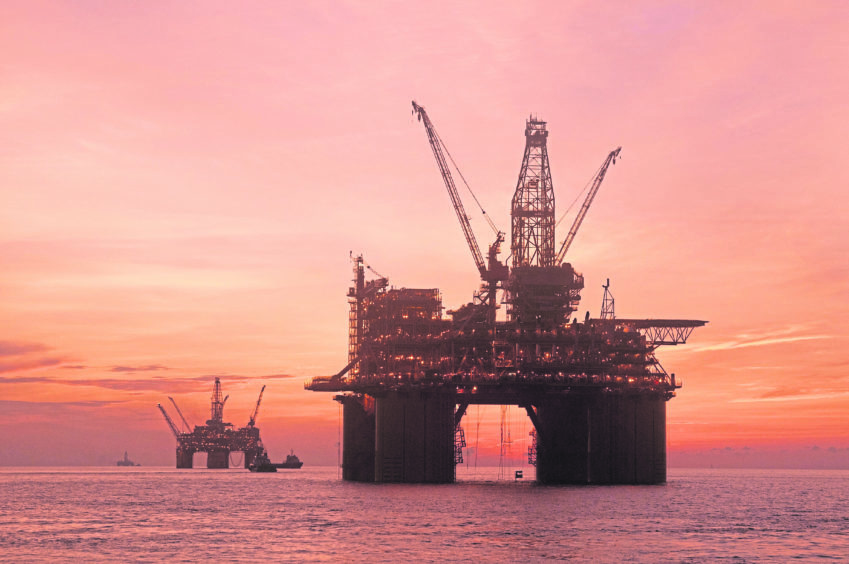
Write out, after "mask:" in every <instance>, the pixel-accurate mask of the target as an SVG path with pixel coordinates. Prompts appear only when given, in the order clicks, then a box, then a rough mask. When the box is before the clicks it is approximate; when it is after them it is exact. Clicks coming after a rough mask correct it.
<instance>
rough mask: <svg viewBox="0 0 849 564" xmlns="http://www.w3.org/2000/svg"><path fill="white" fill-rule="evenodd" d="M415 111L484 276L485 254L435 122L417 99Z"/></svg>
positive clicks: (414, 106) (476, 264) (414, 105)
mask: <svg viewBox="0 0 849 564" xmlns="http://www.w3.org/2000/svg"><path fill="white" fill-rule="evenodd" d="M413 113H415V114H417V116H418V119H419V121H421V122H424V126H425V130H427V139H428V141H430V148H431V149H433V156H434V157H436V164H437V165H438V166H439V172H441V173H442V180H443V181H445V187H446V188H447V189H448V196H450V198H451V203H452V204H454V211H455V212H457V219H459V220H460V227H461V228H462V229H463V235H465V237H466V243H468V245H469V250H470V251H472V258H473V259H474V260H475V266H477V268H478V272H480V273H481V276H483V275H484V274H485V273H486V265H485V264H484V261H483V255H482V254H481V250H480V247H479V246H478V242H477V239H475V234H474V232H473V231H472V225H471V223H469V216H467V215H466V210H465V208H463V202H462V201H461V200H460V194H459V193H458V192H457V187H456V186H455V185H454V179H453V178H452V177H451V171H450V169H449V168H448V162H447V161H446V160H445V155H444V154H443V152H442V141H441V140H440V139H439V135H437V134H436V130H435V129H434V127H433V123H431V121H430V118H429V117H427V112H425V109H424V108H423V107H421V106H419V105H418V104H416V102H415V101H413Z"/></svg>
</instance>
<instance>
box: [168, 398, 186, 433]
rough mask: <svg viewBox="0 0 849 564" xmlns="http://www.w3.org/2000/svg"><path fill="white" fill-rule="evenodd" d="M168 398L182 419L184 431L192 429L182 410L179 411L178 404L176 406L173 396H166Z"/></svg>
mask: <svg viewBox="0 0 849 564" xmlns="http://www.w3.org/2000/svg"><path fill="white" fill-rule="evenodd" d="M168 399H169V400H171V404H172V405H173V406H174V409H176V410H177V415H179V416H180V419H182V420H183V424H184V425H185V426H186V431H187V432H191V430H192V426H191V425H189V422H188V421H186V418H185V417H184V416H183V412H182V411H180V408H179V406H177V402H176V401H174V398H172V397H171V396H168Z"/></svg>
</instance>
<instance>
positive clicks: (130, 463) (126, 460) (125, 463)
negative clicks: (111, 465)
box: [115, 450, 141, 466]
mask: <svg viewBox="0 0 849 564" xmlns="http://www.w3.org/2000/svg"><path fill="white" fill-rule="evenodd" d="M115 465H116V466H141V464H136V463H135V462H133V461H132V460H130V457H129V456H127V451H126V450H125V451H124V460H119V461H118V462H116V463H115Z"/></svg>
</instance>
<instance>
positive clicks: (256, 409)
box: [248, 386, 265, 427]
mask: <svg viewBox="0 0 849 564" xmlns="http://www.w3.org/2000/svg"><path fill="white" fill-rule="evenodd" d="M263 392H265V386H263V387H262V389H261V390H260V391H259V399H257V400H256V407H254V412H253V413H251V418H250V420H248V427H253V426H254V425H255V424H256V418H257V415H259V404H260V403H261V402H262V394H263Z"/></svg>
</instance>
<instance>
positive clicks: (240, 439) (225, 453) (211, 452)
mask: <svg viewBox="0 0 849 564" xmlns="http://www.w3.org/2000/svg"><path fill="white" fill-rule="evenodd" d="M264 392H265V386H263V387H262V389H261V390H260V392H259V399H257V400H256V407H254V410H253V412H252V413H251V416H250V419H249V420H248V424H247V425H246V426H244V427H242V428H240V429H234V428H233V424H232V423H225V422H224V404H225V403H227V399H228V398H229V397H230V396H226V397H223V398H222V393H221V380H220V379H219V378H218V377H216V378H215V384H214V385H213V388H212V401H211V416H210V418H209V420H207V422H206V425H195V428H194V430H192V428H191V425H189V422H188V421H186V418H185V417H184V416H183V412H182V411H180V408H179V407H178V406H177V402H175V401H174V398H172V397H169V398H168V399H169V400H170V401H171V403H172V404H173V405H174V409H176V410H177V414H178V415H179V416H180V420H181V421H182V422H183V425H184V426H185V427H184V429H185V430H183V429H180V428H178V427H177V425H175V424H174V421H173V420H172V419H171V417H170V416H169V415H168V412H166V411H165V408H164V407H162V404H156V407H158V408H159V411H161V412H162V415H163V416H164V417H165V421H167V422H168V426H169V427H170V428H171V432H172V433H174V438H176V439H177V468H192V466H193V459H194V454H195V453H196V452H205V453H207V457H206V467H207V468H229V467H230V453H231V452H242V453H244V465H245V468H248V467H249V466H250V465H251V464H253V463H254V461H255V460H256V459H257V458H258V457H264V458H266V459H267V453H266V451H265V447H264V446H263V445H262V440H261V439H260V437H259V427H257V426H256V419H257V416H258V415H259V406H260V403H261V402H262V394H263V393H264Z"/></svg>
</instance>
